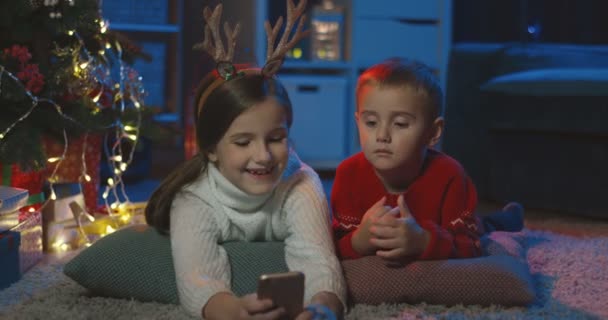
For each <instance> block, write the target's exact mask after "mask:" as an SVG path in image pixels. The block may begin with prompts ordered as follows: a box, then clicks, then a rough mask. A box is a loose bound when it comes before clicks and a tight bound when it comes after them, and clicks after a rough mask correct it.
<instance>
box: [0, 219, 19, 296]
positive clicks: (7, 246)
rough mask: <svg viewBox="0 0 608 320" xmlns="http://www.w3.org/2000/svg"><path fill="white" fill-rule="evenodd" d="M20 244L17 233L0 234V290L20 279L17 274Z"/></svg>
mask: <svg viewBox="0 0 608 320" xmlns="http://www.w3.org/2000/svg"><path fill="white" fill-rule="evenodd" d="M20 242H21V235H20V234H19V232H13V231H6V232H3V233H0V289H4V288H6V287H8V286H10V285H11V284H12V283H13V282H16V281H18V280H19V279H21V272H19V244H20Z"/></svg>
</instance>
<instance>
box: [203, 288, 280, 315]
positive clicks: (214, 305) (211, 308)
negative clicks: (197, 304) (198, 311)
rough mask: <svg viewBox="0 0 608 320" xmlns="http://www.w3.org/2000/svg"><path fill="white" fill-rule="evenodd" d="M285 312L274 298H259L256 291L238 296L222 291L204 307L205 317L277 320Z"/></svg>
mask: <svg viewBox="0 0 608 320" xmlns="http://www.w3.org/2000/svg"><path fill="white" fill-rule="evenodd" d="M284 313H285V310H284V309H283V308H276V307H275V306H274V305H273V303H272V300H270V299H263V300H259V299H258V297H257V294H255V293H252V294H248V295H246V296H243V297H241V298H238V297H236V296H234V295H233V294H231V293H227V292H220V293H217V294H216V295H214V296H212V297H211V299H209V301H208V302H207V305H206V306H205V308H204V309H203V318H204V319H235V320H236V319H238V320H241V319H242V320H246V319H260V320H275V319H279V318H280V317H281V316H282V315H283V314H284Z"/></svg>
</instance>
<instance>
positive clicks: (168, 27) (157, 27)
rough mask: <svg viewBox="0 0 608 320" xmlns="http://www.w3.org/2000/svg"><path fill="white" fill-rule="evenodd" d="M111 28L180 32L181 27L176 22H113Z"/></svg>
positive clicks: (118, 29)
mask: <svg viewBox="0 0 608 320" xmlns="http://www.w3.org/2000/svg"><path fill="white" fill-rule="evenodd" d="M110 29H112V30H117V31H140V32H158V33H179V32H180V27H179V25H176V24H139V23H111V22H110Z"/></svg>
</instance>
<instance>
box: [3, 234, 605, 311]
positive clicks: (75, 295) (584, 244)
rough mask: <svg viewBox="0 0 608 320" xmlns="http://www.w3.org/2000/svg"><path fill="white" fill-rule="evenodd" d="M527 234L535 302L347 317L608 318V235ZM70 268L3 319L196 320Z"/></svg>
mask: <svg viewBox="0 0 608 320" xmlns="http://www.w3.org/2000/svg"><path fill="white" fill-rule="evenodd" d="M520 236H521V237H525V239H524V241H523V243H524V244H525V247H526V254H527V260H528V262H529V266H530V270H531V273H532V275H533V277H534V281H535V286H536V289H537V301H536V303H535V304H534V305H531V306H529V307H525V308H524V307H521V308H504V307H501V306H490V307H479V306H453V307H445V306H441V305H427V304H417V305H409V304H398V305H380V306H364V305H357V306H355V307H354V308H352V309H351V310H350V311H349V313H348V315H347V316H346V319H443V318H450V319H608V302H607V301H608V267H607V266H608V236H607V235H606V234H603V233H602V234H595V236H593V237H585V236H580V235H574V236H572V235H563V234H556V233H552V232H548V231H542V230H530V229H526V230H524V231H523V232H521V233H520ZM63 260H65V259H63ZM62 266H63V262H62V261H52V262H47V263H42V264H39V265H38V266H36V267H35V268H34V269H32V270H31V271H29V272H27V273H26V274H25V276H24V278H23V279H22V280H20V281H19V282H17V283H15V284H14V285H13V286H11V287H9V288H7V289H5V290H2V291H0V319H26V320H28V319H112V320H119V319H190V317H188V316H187V315H186V314H185V313H184V312H183V311H182V310H181V309H180V308H179V307H177V306H174V305H163V304H157V303H141V302H138V301H129V300H119V299H111V298H100V297H92V296H89V295H87V292H86V290H85V289H84V288H82V287H80V286H79V285H78V284H76V283H75V282H73V281H72V280H70V279H69V278H67V277H66V276H64V275H63V273H62V271H61V270H62Z"/></svg>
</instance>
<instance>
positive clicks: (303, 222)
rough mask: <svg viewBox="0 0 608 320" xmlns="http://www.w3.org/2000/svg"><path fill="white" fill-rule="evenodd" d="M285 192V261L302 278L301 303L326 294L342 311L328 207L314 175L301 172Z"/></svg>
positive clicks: (343, 298) (339, 274) (343, 291)
mask: <svg viewBox="0 0 608 320" xmlns="http://www.w3.org/2000/svg"><path fill="white" fill-rule="evenodd" d="M298 175H301V177H300V178H299V179H298V181H297V182H296V183H295V185H294V186H293V187H292V188H291V189H290V190H289V191H288V194H287V198H286V200H285V204H284V208H283V210H284V212H285V214H286V224H287V229H288V233H287V237H286V239H285V261H286V262H287V266H288V267H289V270H299V271H302V272H303V273H304V275H305V294H304V298H305V301H310V299H311V298H312V296H314V295H315V294H317V293H319V292H321V291H327V292H332V293H335V294H336V295H337V296H338V298H339V299H340V300H341V302H342V304H343V306H344V308H345V310H346V284H345V282H344V278H343V276H342V268H341V266H340V263H339V261H338V259H337V257H336V255H335V251H334V246H333V241H332V237H331V228H330V218H329V207H328V204H327V200H326V198H325V194H324V192H323V187H322V185H321V181H320V180H319V178H318V176H317V175H316V173H313V172H309V171H303V172H300V173H298Z"/></svg>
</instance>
